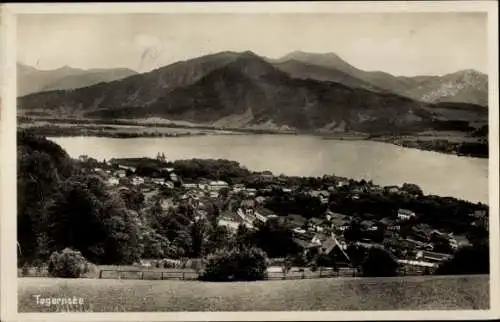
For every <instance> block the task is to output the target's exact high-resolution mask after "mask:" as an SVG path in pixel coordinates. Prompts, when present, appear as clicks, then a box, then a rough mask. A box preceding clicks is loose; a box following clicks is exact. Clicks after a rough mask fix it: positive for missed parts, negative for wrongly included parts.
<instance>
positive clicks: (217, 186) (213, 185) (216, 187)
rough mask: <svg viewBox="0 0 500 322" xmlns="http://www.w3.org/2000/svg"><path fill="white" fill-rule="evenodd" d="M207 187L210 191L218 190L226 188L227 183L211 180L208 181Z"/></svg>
mask: <svg viewBox="0 0 500 322" xmlns="http://www.w3.org/2000/svg"><path fill="white" fill-rule="evenodd" d="M209 187H210V190H211V191H219V190H221V189H224V188H228V187H229V185H228V184H227V182H225V181H221V180H219V181H211V182H210V183H209Z"/></svg>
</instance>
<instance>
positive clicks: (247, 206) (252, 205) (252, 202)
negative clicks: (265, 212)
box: [240, 199, 255, 209]
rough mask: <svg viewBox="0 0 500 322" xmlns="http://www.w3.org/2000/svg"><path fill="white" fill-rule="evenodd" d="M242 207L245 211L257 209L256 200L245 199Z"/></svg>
mask: <svg viewBox="0 0 500 322" xmlns="http://www.w3.org/2000/svg"><path fill="white" fill-rule="evenodd" d="M240 207H241V208H243V209H254V208H255V200H252V199H245V200H243V201H242V202H241V205H240Z"/></svg>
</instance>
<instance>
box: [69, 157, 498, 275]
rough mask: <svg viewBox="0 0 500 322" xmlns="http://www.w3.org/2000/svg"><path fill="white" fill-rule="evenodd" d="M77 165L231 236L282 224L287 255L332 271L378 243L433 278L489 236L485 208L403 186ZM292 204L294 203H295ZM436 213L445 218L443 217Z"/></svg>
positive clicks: (123, 164) (128, 164)
mask: <svg viewBox="0 0 500 322" xmlns="http://www.w3.org/2000/svg"><path fill="white" fill-rule="evenodd" d="M79 161H80V162H81V164H84V165H86V166H85V167H84V169H85V171H86V172H88V173H93V174H95V175H98V176H100V177H101V178H102V179H103V180H104V181H105V182H106V183H107V185H108V186H109V187H111V188H112V189H117V190H119V191H124V192H128V193H133V194H136V195H140V196H141V197H140V198H139V199H141V200H143V203H144V205H149V207H152V206H153V205H156V206H157V207H159V208H161V210H160V211H163V212H165V213H168V212H169V210H171V209H177V208H179V207H191V208H192V210H193V212H194V216H193V218H196V219H200V218H204V219H206V218H207V217H208V216H209V212H210V211H211V207H212V205H214V204H216V205H217V208H218V214H219V215H218V216H217V225H218V226H219V227H225V229H226V230H227V231H229V232H230V233H232V234H233V235H234V234H237V232H238V230H239V229H241V228H240V227H241V226H244V227H245V229H246V230H249V231H252V230H257V229H258V227H260V226H262V225H266V224H269V223H275V224H276V225H279V226H280V227H284V229H286V230H287V231H289V232H290V236H291V240H292V241H293V243H294V246H295V247H292V248H293V249H294V250H295V251H296V252H297V254H296V255H297V256H299V257H301V258H304V259H305V260H303V261H302V264H303V265H304V266H306V265H308V260H307V259H311V258H313V257H314V256H318V255H321V256H325V255H326V256H330V255H333V257H334V258H335V260H334V262H335V266H336V267H337V266H338V267H340V268H342V267H354V266H356V265H359V263H357V262H359V261H357V260H356V259H355V258H354V257H359V255H358V256H357V255H356V254H355V253H353V251H352V250H353V249H357V250H358V251H359V250H360V249H361V250H364V251H366V250H368V249H370V248H372V247H378V248H383V249H385V250H387V251H388V252H390V253H391V254H392V255H393V256H394V257H395V258H396V259H397V262H398V264H399V273H400V274H404V275H415V274H417V275H422V274H432V273H433V272H434V271H435V270H436V268H437V267H438V266H439V264H440V263H442V262H444V261H446V260H449V259H450V258H452V256H453V254H454V252H455V251H456V250H457V249H459V248H461V247H464V246H470V245H471V240H470V239H472V238H474V235H477V233H476V232H477V231H478V230H483V231H488V209H487V206H485V205H481V204H479V205H472V204H469V203H466V202H463V201H453V200H451V199H452V198H441V197H436V196H424V195H423V192H422V191H421V189H420V188H419V187H418V186H416V185H412V184H406V183H405V184H403V186H401V187H399V186H385V187H382V186H378V185H375V184H373V183H372V182H366V181H365V180H361V181H360V182H358V181H355V180H352V179H348V178H343V177H338V176H335V175H331V176H324V177H323V178H300V179H299V178H289V177H286V176H283V175H280V176H275V175H274V174H272V173H271V172H269V171H263V172H250V171H248V170H246V169H244V170H245V171H242V170H241V169H239V170H238V171H242V173H243V174H242V175H240V177H239V178H238V177H237V176H235V175H232V174H227V173H225V174H224V173H220V169H217V170H215V171H216V172H219V174H215V175H214V174H210V173H206V174H207V175H206V176H198V175H199V173H193V172H190V171H191V170H192V168H197V167H196V165H191V166H192V167H191V168H189V167H190V166H189V165H188V164H189V161H176V162H173V163H172V162H167V160H166V158H165V155H164V154H160V153H158V156H157V157H156V159H152V158H136V159H111V160H108V161H105V160H104V161H103V162H99V161H97V160H95V159H92V158H89V157H88V156H80V158H79ZM224 161H225V160H224ZM193 162H194V163H196V162H201V163H203V162H213V163H217V162H222V163H224V162H223V161H222V160H208V161H203V160H194V161H193ZM221 167H222V168H224V166H223V165H222V166H221ZM238 167H239V165H237V166H236V168H238ZM225 168H226V170H228V169H227V168H228V167H225ZM198 169H199V167H198ZM233 172H234V171H233ZM222 178H225V179H226V180H222ZM300 198H302V203H303V204H305V206H303V207H301V206H300V205H297V203H300V202H297V199H300ZM437 199H439V200H444V201H445V203H446V202H448V204H447V205H445V206H435V207H434V208H436V207H437V208H439V207H441V208H439V209H431V208H432V206H429V204H430V201H431V200H434V202H435V204H437V203H436V200H437ZM377 200H379V202H377ZM380 200H384V201H383V202H382V201H380ZM390 200H393V201H394V200H396V201H397V202H393V201H390ZM453 203H455V204H456V205H455V206H453ZM370 204H371V210H370ZM422 204H427V206H428V207H427V209H431V210H430V211H433V212H439V217H440V218H435V217H436V216H433V215H434V214H429V213H424V211H425V209H426V208H425V207H424V206H422ZM367 205H368V209H367ZM388 205H389V206H388ZM398 205H401V206H398ZM463 205H466V206H463ZM146 207H147V206H146ZM445 208H446V209H445ZM452 208H454V209H452ZM445 212H449V213H450V215H449V216H452V217H453V218H447V214H446V213H445ZM278 253H280V252H279V251H278ZM285 253H286V252H282V254H285ZM294 256H295V255H294ZM151 262H153V263H154V262H155V260H154V259H143V260H142V263H143V265H145V266H148V265H151ZM295 263H296V262H295Z"/></svg>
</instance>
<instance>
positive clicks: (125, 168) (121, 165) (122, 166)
mask: <svg viewBox="0 0 500 322" xmlns="http://www.w3.org/2000/svg"><path fill="white" fill-rule="evenodd" d="M118 168H119V169H121V170H125V171H127V170H129V171H132V172H135V169H136V167H132V166H127V165H123V164H119V165H118Z"/></svg>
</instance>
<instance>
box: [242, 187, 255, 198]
mask: <svg viewBox="0 0 500 322" xmlns="http://www.w3.org/2000/svg"><path fill="white" fill-rule="evenodd" d="M243 192H244V195H245V196H247V197H254V196H255V195H256V194H257V189H255V188H245V190H243Z"/></svg>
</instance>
